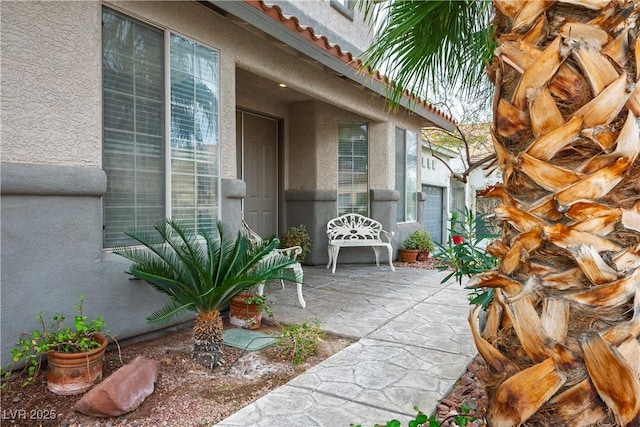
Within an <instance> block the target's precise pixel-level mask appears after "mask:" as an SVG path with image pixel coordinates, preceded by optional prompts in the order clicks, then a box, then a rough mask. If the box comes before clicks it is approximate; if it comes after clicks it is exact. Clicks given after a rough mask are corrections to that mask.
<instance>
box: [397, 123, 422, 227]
mask: <svg viewBox="0 0 640 427" xmlns="http://www.w3.org/2000/svg"><path fill="white" fill-rule="evenodd" d="M417 186H418V137H417V135H416V134H415V133H414V132H409V131H406V130H405V129H402V128H396V190H397V191H398V193H399V194H400V199H399V200H398V204H397V220H398V222H411V221H417V218H418V201H417V199H416V192H417V188H418V187H417Z"/></svg>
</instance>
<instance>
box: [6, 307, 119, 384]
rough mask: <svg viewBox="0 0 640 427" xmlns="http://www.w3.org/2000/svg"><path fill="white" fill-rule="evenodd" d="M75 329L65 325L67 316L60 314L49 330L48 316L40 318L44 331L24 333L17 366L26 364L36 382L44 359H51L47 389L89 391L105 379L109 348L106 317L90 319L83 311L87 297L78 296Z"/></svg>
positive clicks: (17, 351) (15, 353) (14, 358)
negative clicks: (104, 367) (103, 376)
mask: <svg viewBox="0 0 640 427" xmlns="http://www.w3.org/2000/svg"><path fill="white" fill-rule="evenodd" d="M78 299H79V303H78V305H77V306H76V307H75V309H76V311H77V314H76V315H75V316H74V321H73V327H71V326H65V325H64V321H65V319H66V318H65V316H64V315H63V314H62V313H56V314H55V315H54V316H53V324H52V325H51V327H50V328H47V327H46V324H45V321H44V313H43V312H40V313H39V314H38V315H37V316H36V318H37V319H38V321H39V322H40V328H38V329H35V330H33V331H32V332H31V333H27V332H25V333H23V334H22V335H21V336H20V339H19V340H18V341H17V342H16V346H15V347H14V349H13V350H12V351H11V355H12V361H13V365H12V367H11V369H9V371H8V372H6V373H5V375H9V374H10V373H11V372H12V371H13V367H14V366H15V365H16V364H22V363H24V365H25V370H26V372H27V379H26V381H25V383H24V385H27V384H29V383H30V382H32V381H33V380H34V379H35V377H36V376H37V375H38V372H39V371H40V366H41V363H42V358H43V357H45V356H46V358H47V368H48V369H47V388H48V389H49V390H50V391H52V392H53V393H55V394H60V395H72V394H79V393H83V392H85V391H87V390H89V389H90V388H91V387H92V386H93V385H94V384H96V383H99V382H100V381H101V380H102V360H103V357H104V353H105V350H106V347H107V339H106V337H105V336H104V335H103V332H104V331H105V322H104V320H103V318H102V317H98V318H96V319H93V320H89V319H88V317H87V316H85V315H84V313H83V312H82V304H83V302H84V298H83V296H82V295H79V296H78Z"/></svg>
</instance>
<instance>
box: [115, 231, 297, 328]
mask: <svg viewBox="0 0 640 427" xmlns="http://www.w3.org/2000/svg"><path fill="white" fill-rule="evenodd" d="M155 230H156V232H157V234H158V236H159V237H160V240H159V239H158V238H157V237H155V238H154V237H152V236H150V235H148V234H146V233H136V232H135V231H132V232H129V233H127V234H128V235H129V236H130V237H131V238H133V239H134V240H135V241H137V242H138V243H140V244H141V245H142V246H143V247H121V248H116V249H115V250H114V252H115V253H116V254H118V255H121V256H123V257H125V258H127V259H129V260H130V261H133V264H132V265H131V267H130V268H129V271H128V273H129V274H131V275H132V276H134V277H136V278H139V279H141V280H144V281H145V282H146V283H148V284H149V285H150V286H152V287H153V288H154V289H155V290H157V291H158V292H160V293H163V294H165V295H168V296H169V297H170V298H171V303H170V304H168V305H167V306H165V307H164V308H163V309H161V310H159V311H157V312H154V313H153V314H152V315H150V316H149V321H152V322H160V321H168V320H171V319H173V318H175V317H176V316H178V315H180V314H182V313H183V312H184V311H185V310H193V311H196V312H198V311H213V310H219V309H220V307H221V306H222V305H223V304H225V303H227V302H228V300H229V299H231V297H232V296H234V295H236V294H238V293H239V292H241V291H243V290H244V289H246V288H248V287H251V286H255V285H257V284H259V283H261V282H264V281H267V280H273V279H280V278H282V279H286V280H292V281H295V277H294V275H293V272H291V271H288V272H285V271H283V269H284V268H285V267H287V266H289V265H291V264H293V263H294V262H295V260H293V259H290V258H289V257H286V256H283V255H280V254H274V253H273V250H274V249H275V248H277V247H278V243H279V241H278V239H276V238H273V239H271V240H269V241H265V242H262V243H260V244H257V245H253V246H252V245H251V243H250V242H249V240H247V239H246V238H245V237H243V236H242V235H241V233H238V235H237V236H236V238H235V239H234V238H233V235H232V233H231V231H230V230H229V228H228V227H227V226H225V225H224V224H222V223H221V222H218V224H217V227H216V229H215V232H214V233H201V234H200V235H197V234H196V233H195V232H194V231H193V230H192V229H190V228H189V227H187V226H186V225H184V224H181V223H179V222H177V221H173V220H164V221H162V222H160V223H158V224H156V226H155ZM200 237H201V239H200Z"/></svg>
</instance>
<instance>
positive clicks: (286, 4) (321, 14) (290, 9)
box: [267, 0, 373, 54]
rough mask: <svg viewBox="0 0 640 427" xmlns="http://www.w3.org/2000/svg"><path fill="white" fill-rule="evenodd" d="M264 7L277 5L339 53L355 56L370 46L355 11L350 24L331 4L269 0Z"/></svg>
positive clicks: (365, 27) (321, 0) (328, 0)
mask: <svg viewBox="0 0 640 427" xmlns="http://www.w3.org/2000/svg"><path fill="white" fill-rule="evenodd" d="M267 3H268V4H275V5H278V6H279V7H280V8H281V9H282V11H283V13H285V14H287V15H293V16H296V17H298V18H299V19H300V23H301V24H303V25H308V26H311V27H313V28H314V30H315V32H316V34H318V35H324V36H326V37H328V38H329V40H330V41H331V42H332V43H335V44H338V45H340V47H341V48H342V50H345V51H350V52H351V53H353V54H359V53H360V52H362V51H364V50H365V49H366V48H367V47H369V45H370V44H371V40H372V39H373V34H372V33H371V32H370V31H369V27H368V25H367V24H366V23H365V22H364V20H363V13H362V12H361V11H359V10H358V9H357V8H356V9H355V10H354V11H353V20H351V19H349V18H348V17H346V16H345V15H344V14H342V13H341V12H340V11H339V10H338V8H335V7H333V6H332V5H331V0H314V1H299V0H297V1H288V0H273V1H269V2H267Z"/></svg>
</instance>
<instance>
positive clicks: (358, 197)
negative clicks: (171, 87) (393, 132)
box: [338, 123, 369, 215]
mask: <svg viewBox="0 0 640 427" xmlns="http://www.w3.org/2000/svg"><path fill="white" fill-rule="evenodd" d="M368 134H369V132H368V126H367V124H366V123H365V124H363V123H340V125H339V131H338V215H342V214H345V213H359V214H362V215H369V174H368V170H369V135H368Z"/></svg>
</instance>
